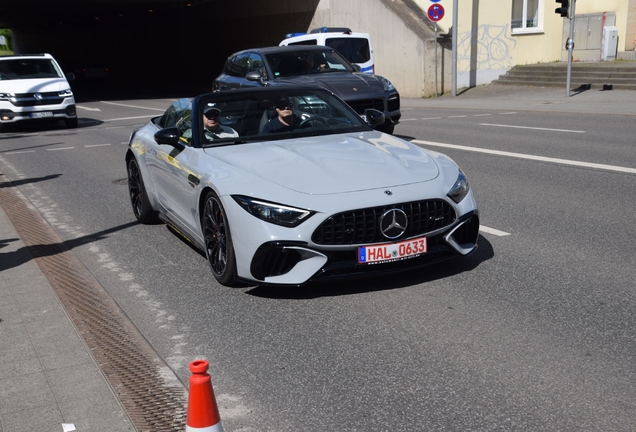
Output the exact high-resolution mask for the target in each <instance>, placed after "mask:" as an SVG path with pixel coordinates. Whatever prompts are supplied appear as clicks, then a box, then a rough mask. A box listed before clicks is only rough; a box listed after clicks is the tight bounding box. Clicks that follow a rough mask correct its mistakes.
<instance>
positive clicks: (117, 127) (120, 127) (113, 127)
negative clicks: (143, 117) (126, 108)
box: [104, 126, 127, 129]
mask: <svg viewBox="0 0 636 432" xmlns="http://www.w3.org/2000/svg"><path fill="white" fill-rule="evenodd" d="M125 127H127V126H107V127H105V128H104V129H123V128H125Z"/></svg>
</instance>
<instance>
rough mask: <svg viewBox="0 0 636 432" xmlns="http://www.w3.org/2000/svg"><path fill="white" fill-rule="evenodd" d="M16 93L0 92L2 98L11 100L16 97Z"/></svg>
mask: <svg viewBox="0 0 636 432" xmlns="http://www.w3.org/2000/svg"><path fill="white" fill-rule="evenodd" d="M14 97H15V95H14V94H13V93H0V100H5V101H8V100H11V99H12V98H14Z"/></svg>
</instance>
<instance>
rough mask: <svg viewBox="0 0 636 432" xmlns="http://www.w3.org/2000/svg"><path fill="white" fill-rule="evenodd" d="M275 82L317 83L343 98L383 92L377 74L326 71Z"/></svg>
mask: <svg viewBox="0 0 636 432" xmlns="http://www.w3.org/2000/svg"><path fill="white" fill-rule="evenodd" d="M275 82H276V83H277V84H295V85H309V86H313V85H317V86H320V87H324V88H326V89H327V90H330V91H332V92H333V93H335V94H336V95H338V96H339V97H341V98H343V99H346V98H347V97H351V96H358V95H359V96H361V97H363V95H365V94H367V95H368V93H369V92H377V93H385V90H384V87H383V86H382V83H381V82H380V79H379V77H378V76H376V75H369V74H364V73H349V72H327V73H321V74H313V75H300V76H297V77H285V78H282V79H279V80H276V81H275Z"/></svg>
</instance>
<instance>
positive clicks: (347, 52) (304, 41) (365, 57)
mask: <svg viewBox="0 0 636 432" xmlns="http://www.w3.org/2000/svg"><path fill="white" fill-rule="evenodd" d="M279 45H280V46H284V45H322V46H328V47H330V48H333V49H335V50H336V51H338V52H339V53H340V54H342V55H343V56H344V57H345V58H346V59H347V60H349V61H350V62H351V63H353V64H356V65H358V66H360V70H361V71H362V72H364V73H368V74H374V73H375V63H374V60H373V46H372V45H371V37H370V36H369V35H368V34H367V33H353V32H352V31H351V29H349V28H341V27H321V28H317V29H313V30H312V31H311V32H309V33H289V34H287V35H286V39H285V40H283V41H282V42H281V43H280V44H279Z"/></svg>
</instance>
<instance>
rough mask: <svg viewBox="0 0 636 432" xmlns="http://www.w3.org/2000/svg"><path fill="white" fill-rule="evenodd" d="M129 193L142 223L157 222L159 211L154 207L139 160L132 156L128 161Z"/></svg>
mask: <svg viewBox="0 0 636 432" xmlns="http://www.w3.org/2000/svg"><path fill="white" fill-rule="evenodd" d="M128 193H129V195H130V203H131V204H132V208H133V213H134V215H135V217H136V218H137V220H138V221H139V222H141V223H142V224H151V223H155V222H157V220H158V218H157V213H156V212H155V211H154V210H153V209H152V206H151V205H150V200H148V195H147V194H146V188H145V186H144V181H143V178H142V177H141V171H139V165H137V160H136V159H135V158H134V157H131V158H130V160H129V161H128Z"/></svg>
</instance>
